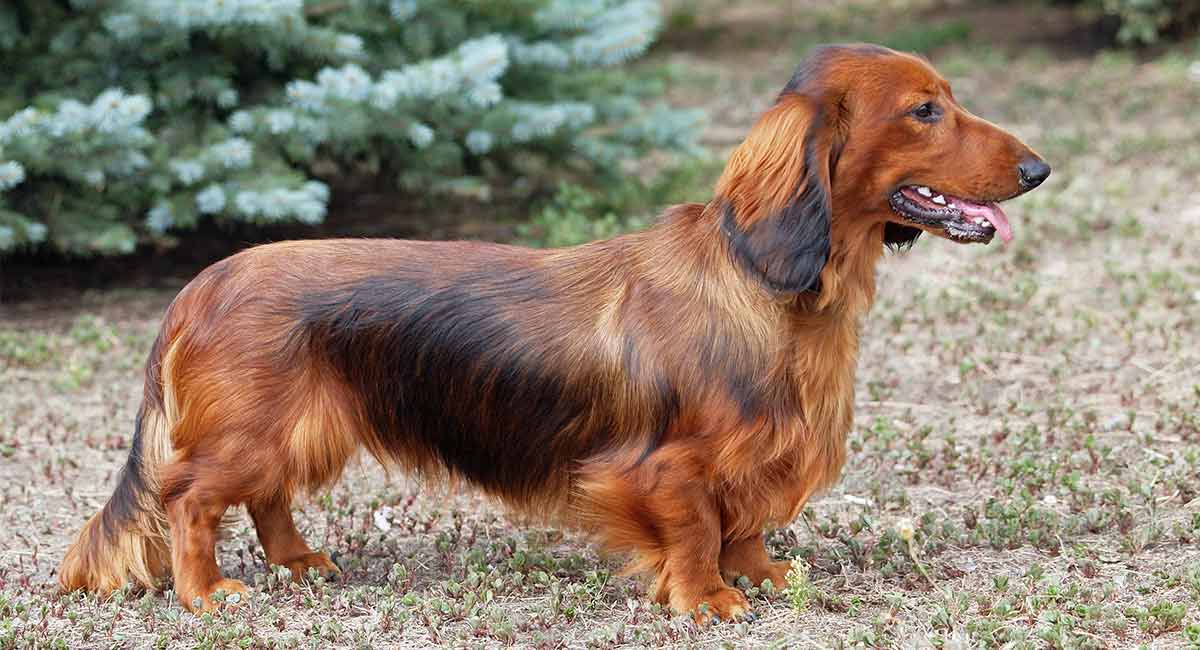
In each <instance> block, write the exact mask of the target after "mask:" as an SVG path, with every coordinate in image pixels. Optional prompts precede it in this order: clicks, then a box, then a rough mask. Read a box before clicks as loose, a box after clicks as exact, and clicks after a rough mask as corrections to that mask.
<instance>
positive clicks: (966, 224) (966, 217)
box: [891, 185, 1012, 243]
mask: <svg viewBox="0 0 1200 650" xmlns="http://www.w3.org/2000/svg"><path fill="white" fill-rule="evenodd" d="M891 204H892V210H893V211H894V212H895V213H896V214H898V215H900V216H901V217H904V218H905V219H906V220H908V221H911V222H913V223H915V224H919V225H922V226H926V227H932V228H939V229H941V230H942V232H943V233H945V235H946V237H948V238H949V239H953V240H954V241H959V242H982V243H987V242H989V241H991V240H992V236H993V235H997V234H998V235H1000V239H1003V240H1004V241H1006V242H1008V241H1012V226H1010V225H1009V223H1008V217H1007V216H1005V214H1004V210H1001V209H1000V205H999V204H998V203H994V202H989V203H979V202H976V201H971V200H969V199H964V198H961V197H957V196H951V195H949V194H940V193H938V191H937V190H934V189H930V188H928V187H925V186H922V185H905V186H903V187H901V188H900V189H898V190H896V191H895V192H893V193H892V196H891Z"/></svg>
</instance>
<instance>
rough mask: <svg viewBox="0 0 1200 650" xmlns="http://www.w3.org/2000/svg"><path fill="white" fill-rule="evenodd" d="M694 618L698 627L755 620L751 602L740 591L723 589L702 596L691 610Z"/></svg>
mask: <svg viewBox="0 0 1200 650" xmlns="http://www.w3.org/2000/svg"><path fill="white" fill-rule="evenodd" d="M691 613H692V618H693V619H694V620H695V621H696V623H697V624H698V625H708V624H710V623H719V622H721V621H741V620H754V613H753V612H752V611H751V610H750V601H748V600H746V594H743V593H742V592H741V590H740V589H734V588H732V587H722V588H721V589H717V590H715V591H712V592H709V593H707V594H705V595H704V596H702V597H701V598H700V600H699V602H698V603H696V605H695V607H692V608H691Z"/></svg>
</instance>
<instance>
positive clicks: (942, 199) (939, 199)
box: [933, 194, 946, 205]
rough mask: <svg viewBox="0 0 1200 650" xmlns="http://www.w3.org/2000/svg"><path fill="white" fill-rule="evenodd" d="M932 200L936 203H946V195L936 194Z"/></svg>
mask: <svg viewBox="0 0 1200 650" xmlns="http://www.w3.org/2000/svg"><path fill="white" fill-rule="evenodd" d="M933 202H934V203H937V204H938V205H946V197H944V196H942V195H941V194H938V195H937V196H935V197H933Z"/></svg>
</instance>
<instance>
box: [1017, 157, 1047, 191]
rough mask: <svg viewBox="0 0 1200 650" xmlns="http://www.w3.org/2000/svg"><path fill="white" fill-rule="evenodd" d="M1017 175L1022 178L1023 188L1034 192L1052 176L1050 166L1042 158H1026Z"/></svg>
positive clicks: (1018, 166) (1019, 166)
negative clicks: (1034, 189)
mask: <svg viewBox="0 0 1200 650" xmlns="http://www.w3.org/2000/svg"><path fill="white" fill-rule="evenodd" d="M1017 174H1018V175H1020V177H1021V187H1024V188H1025V189H1027V190H1032V189H1033V188H1035V187H1037V186H1038V185H1041V184H1042V181H1044V180H1046V178H1048V177H1049V176H1050V165H1047V164H1046V161H1044V160H1042V159H1041V158H1026V159H1025V160H1022V161H1021V164H1019V165H1017Z"/></svg>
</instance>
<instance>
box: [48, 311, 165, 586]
mask: <svg viewBox="0 0 1200 650" xmlns="http://www.w3.org/2000/svg"><path fill="white" fill-rule="evenodd" d="M163 338H164V337H163V335H161V334H160V337H159V340H158V341H155V344H154V348H153V350H152V351H151V353H150V360H149V362H148V363H147V368H146V391H145V396H144V397H143V400H142V406H141V408H140V409H139V410H138V415H137V422H136V424H135V425H134V430H133V444H132V446H131V448H130V450H129V458H128V459H127V460H126V461H125V467H124V468H122V469H121V473H120V475H119V477H118V478H117V488H116V490H115V491H114V492H113V494H112V496H111V497H109V499H108V503H106V504H104V508H102V509H101V510H100V512H97V513H96V514H95V515H93V516H92V518H91V519H89V520H88V522H87V524H85V525H84V527H83V530H82V531H80V533H79V537H78V538H77V539H76V540H75V543H74V544H72V545H71V548H70V549H68V550H67V554H66V556H65V557H64V558H63V561H62V564H60V565H59V567H58V581H59V584H60V585H61V586H62V589H63V590H64V591H67V592H70V591H75V590H78V589H83V590H86V591H90V592H94V593H101V594H107V593H110V592H112V591H113V590H114V589H118V588H120V587H121V586H122V585H124V584H125V583H127V582H135V583H137V584H139V585H141V586H143V587H147V588H154V587H155V586H157V584H158V582H159V580H160V579H161V578H163V577H165V576H166V575H167V574H168V573H169V572H170V568H171V558H170V550H169V548H168V543H167V540H168V537H167V525H166V515H165V513H164V511H163V506H162V499H161V498H160V488H159V481H158V468H159V466H160V465H162V464H163V463H164V462H166V461H167V459H168V458H169V457H170V455H171V453H172V447H171V425H172V422H171V420H172V417H173V415H174V414H173V413H172V411H173V410H174V409H173V408H172V407H171V399H170V395H171V386H170V383H169V382H167V383H163V382H161V377H162V370H163V365H164V364H163V363H162V362H163V353H162V347H163V346H162V342H163ZM167 356H169V353H168V355H167ZM167 365H168V370H169V364H167ZM164 396H166V397H167V399H163V397H164Z"/></svg>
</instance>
